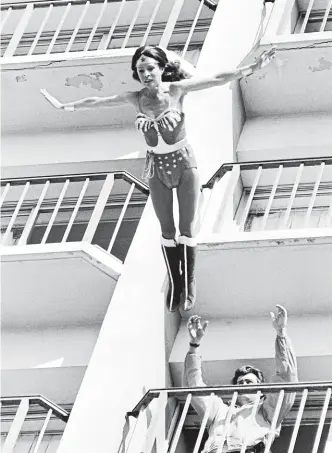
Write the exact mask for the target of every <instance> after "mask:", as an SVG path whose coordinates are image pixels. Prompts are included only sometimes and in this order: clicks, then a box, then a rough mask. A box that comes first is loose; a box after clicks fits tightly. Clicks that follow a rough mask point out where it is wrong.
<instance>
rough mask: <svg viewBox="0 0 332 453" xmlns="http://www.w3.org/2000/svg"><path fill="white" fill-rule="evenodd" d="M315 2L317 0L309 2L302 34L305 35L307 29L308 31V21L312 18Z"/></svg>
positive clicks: (301, 30)
mask: <svg viewBox="0 0 332 453" xmlns="http://www.w3.org/2000/svg"><path fill="white" fill-rule="evenodd" d="M314 1H315V0H310V2H309V5H308V8H307V11H306V13H305V16H304V20H303V23H302V25H301V29H300V33H304V32H305V29H306V26H307V23H308V20H309V16H310V14H311V11H312V7H313V6H314Z"/></svg>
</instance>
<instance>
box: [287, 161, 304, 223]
mask: <svg viewBox="0 0 332 453" xmlns="http://www.w3.org/2000/svg"><path fill="white" fill-rule="evenodd" d="M303 168H304V164H301V165H300V166H299V168H298V170H297V173H296V178H295V182H294V185H293V189H292V193H291V196H290V198H289V202H288V206H287V209H286V212H285V216H284V219H283V222H282V227H283V228H286V226H287V223H288V219H289V215H290V212H291V210H292V207H293V203H294V200H295V195H296V192H297V189H298V186H299V184H300V180H301V177H302V172H303Z"/></svg>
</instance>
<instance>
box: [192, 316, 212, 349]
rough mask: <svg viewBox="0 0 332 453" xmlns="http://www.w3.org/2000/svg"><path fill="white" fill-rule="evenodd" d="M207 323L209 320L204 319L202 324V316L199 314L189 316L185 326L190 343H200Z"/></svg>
mask: <svg viewBox="0 0 332 453" xmlns="http://www.w3.org/2000/svg"><path fill="white" fill-rule="evenodd" d="M208 324H209V321H205V322H204V323H203V325H202V318H201V317H200V316H196V315H195V316H191V317H190V318H189V321H188V324H187V326H188V332H189V337H190V342H191V343H196V344H199V343H200V341H201V339H202V338H203V336H204V334H205V330H206V328H207V326H208Z"/></svg>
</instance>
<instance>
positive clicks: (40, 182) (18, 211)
mask: <svg viewBox="0 0 332 453" xmlns="http://www.w3.org/2000/svg"><path fill="white" fill-rule="evenodd" d="M1 189H2V194H1V198H0V208H1V236H2V237H1V241H0V244H1V246H9V245H17V246H23V245H30V244H47V243H48V244H49V243H64V242H77V241H85V242H89V243H91V244H96V245H99V246H100V247H102V248H103V249H105V250H106V251H107V252H108V253H112V254H113V255H114V256H116V257H117V258H119V259H120V260H122V261H124V258H125V256H126V254H127V251H128V249H129V246H130V244H131V241H132V239H133V237H134V234H135V231H136V227H137V224H138V222H139V219H140V217H141V214H142V212H143V209H144V206H145V204H146V201H147V198H148V194H149V190H148V187H147V186H146V185H145V184H144V183H142V182H141V181H139V180H138V179H136V178H135V177H134V176H132V175H130V174H129V173H126V172H114V173H90V174H80V175H61V176H47V177H35V178H21V179H3V180H2V181H1Z"/></svg>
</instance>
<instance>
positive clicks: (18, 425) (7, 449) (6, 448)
mask: <svg viewBox="0 0 332 453" xmlns="http://www.w3.org/2000/svg"><path fill="white" fill-rule="evenodd" d="M28 411H29V398H23V399H22V400H21V402H20V405H19V406H18V408H17V411H16V414H15V417H14V420H13V422H12V424H11V427H10V429H9V432H8V434H7V437H6V440H5V443H4V444H3V447H2V450H1V451H2V453H12V452H13V451H14V448H15V445H16V442H17V439H18V436H19V434H20V432H21V429H22V426H23V423H24V420H25V417H26V415H27V413H28Z"/></svg>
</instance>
